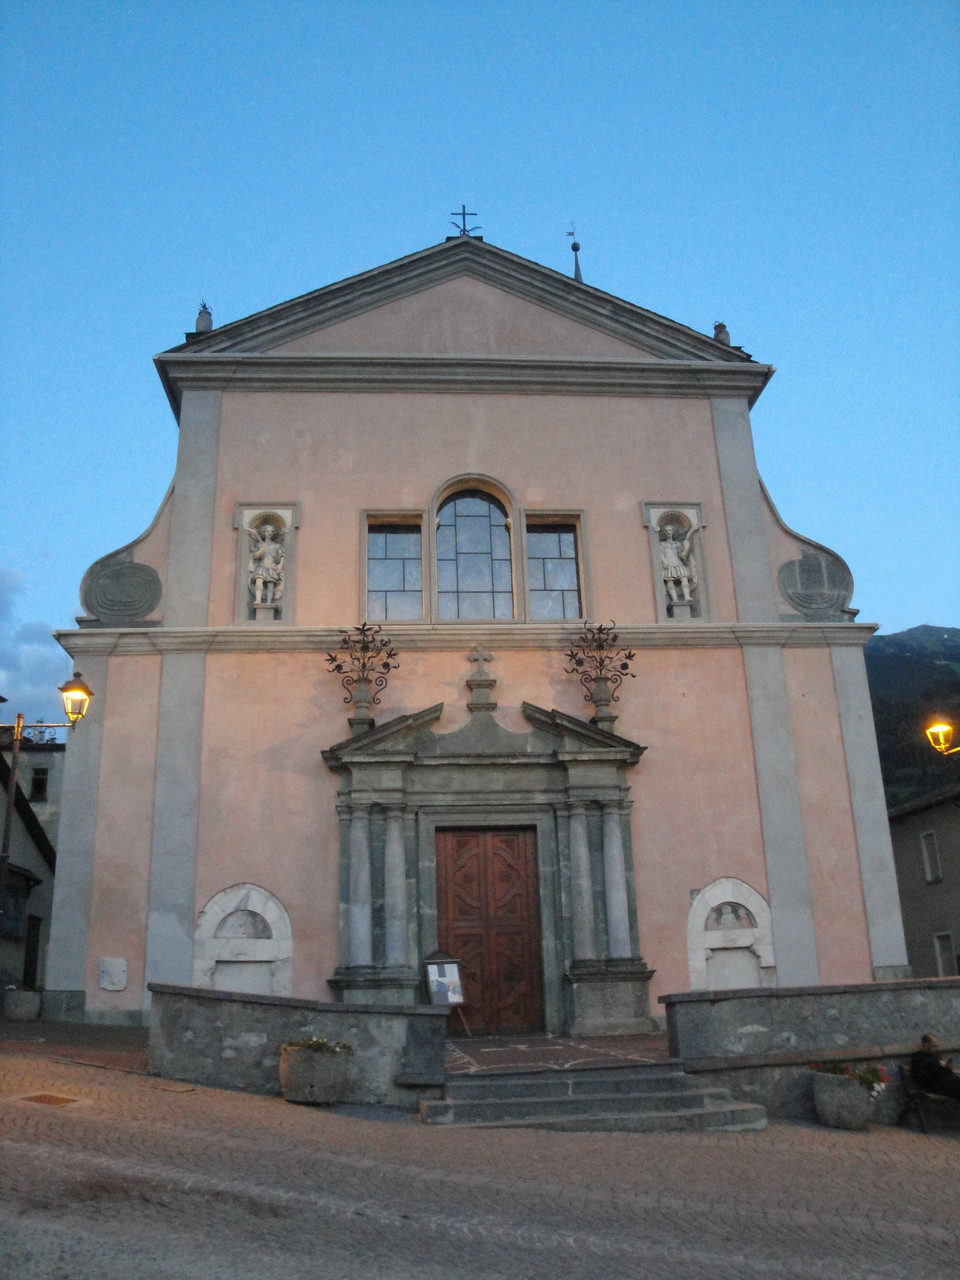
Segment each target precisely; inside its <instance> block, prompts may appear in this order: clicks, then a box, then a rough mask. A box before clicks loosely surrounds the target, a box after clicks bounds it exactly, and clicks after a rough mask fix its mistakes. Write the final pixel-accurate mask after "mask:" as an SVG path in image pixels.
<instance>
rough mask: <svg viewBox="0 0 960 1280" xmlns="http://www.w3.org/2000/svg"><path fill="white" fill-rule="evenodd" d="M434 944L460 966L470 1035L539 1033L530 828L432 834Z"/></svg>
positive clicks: (540, 995) (540, 998)
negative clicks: (434, 837) (434, 838)
mask: <svg viewBox="0 0 960 1280" xmlns="http://www.w3.org/2000/svg"><path fill="white" fill-rule="evenodd" d="M437 917H438V918H437V931H438V940H439V945H440V947H441V949H442V950H444V951H447V952H449V954H450V955H452V956H455V957H456V958H457V959H458V960H460V962H461V966H462V967H461V977H462V979H463V994H464V997H465V999H466V1005H465V1007H464V1016H465V1017H466V1019H467V1023H468V1024H469V1026H470V1029H471V1031H477V1032H481V1033H486V1034H488V1035H492V1034H495V1033H496V1032H500V1031H539V1030H541V1029H542V1028H543V973H542V968H541V964H542V962H541V956H540V894H539V890H538V884H537V846H536V838H535V836H534V833H533V832H532V831H496V830H493V831H490V830H487V831H438V832H437Z"/></svg>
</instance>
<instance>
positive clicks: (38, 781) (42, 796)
mask: <svg viewBox="0 0 960 1280" xmlns="http://www.w3.org/2000/svg"><path fill="white" fill-rule="evenodd" d="M49 772H50V771H49V769H41V768H36V769H34V771H33V773H32V774H31V775H30V803H31V804H34V803H38V804H42V803H43V801H44V800H46V798H47V778H48V775H49Z"/></svg>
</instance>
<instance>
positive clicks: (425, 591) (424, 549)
mask: <svg viewBox="0 0 960 1280" xmlns="http://www.w3.org/2000/svg"><path fill="white" fill-rule="evenodd" d="M379 524H392V525H398V526H406V527H407V528H409V530H410V532H411V533H413V532H414V531H416V532H417V533H419V534H420V584H421V585H420V617H419V618H370V617H368V615H367V606H368V603H369V600H368V596H369V593H370V590H371V587H370V554H369V552H370V533H371V531H372V529H373V528H374V526H376V525H379ZM428 527H429V526H428V521H427V512H426V511H424V510H423V508H420V509H419V510H418V509H416V508H408V509H407V510H398V509H397V508H391V509H389V510H386V511H380V510H367V511H364V512H363V513H362V516H361V520H360V617H361V618H362V619H363V620H364V622H374V623H375V624H376V625H377V626H390V627H396V626H404V625H408V626H409V625H411V624H413V625H416V624H417V623H422V622H429V621H431V618H430V614H429V612H428V600H429V599H430V592H431V590H432V583H433V578H434V576H435V572H434V570H433V569H432V568H431V566H430V564H429V559H430V557H429V550H428V544H429V542H430V539H429V538H428V534H427V530H428Z"/></svg>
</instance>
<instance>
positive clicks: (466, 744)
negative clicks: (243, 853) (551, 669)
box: [323, 702, 645, 769]
mask: <svg viewBox="0 0 960 1280" xmlns="http://www.w3.org/2000/svg"><path fill="white" fill-rule="evenodd" d="M521 710H522V712H523V715H524V717H525V719H526V720H527V721H529V723H530V725H531V726H532V728H531V730H530V731H529V732H528V733H515V732H513V731H512V730H510V729H505V728H504V727H503V725H502V724H500V722H499V721H498V720H497V719H496V717H495V716H494V715H493V713H492V712H489V711H479V712H474V713H473V714H472V715H471V716H470V719H469V720H468V721H467V722H466V724H464V725H462V726H461V727H460V728H459V729H454V730H453V731H452V732H451V733H436V732H434V731H433V727H432V726H433V725H434V724H436V722H437V721H438V720H439V719H440V716H441V714H442V713H443V703H437V704H436V705H435V706H433V707H428V708H427V709H426V710H424V711H418V712H415V713H414V714H413V715H407V716H398V717H397V718H396V719H395V720H389V721H387V723H386V724H383V725H378V726H377V727H376V728H375V729H371V730H370V731H369V732H367V733H363V734H359V735H358V736H356V737H353V738H348V739H346V741H344V742H338V743H337V744H336V745H335V746H332V747H330V748H329V749H328V750H326V751H324V752H323V758H324V760H325V761H326V762H327V764H328V765H329V766H330V767H331V768H332V769H341V768H344V767H349V766H350V765H351V764H358V763H361V762H362V763H369V762H371V761H375V760H377V759H380V760H391V759H392V760H397V759H407V760H416V759H421V760H424V759H425V760H432V761H435V762H437V763H442V762H444V761H449V762H451V763H452V762H469V761H477V762H482V761H487V762H494V761H497V762H510V761H512V762H515V763H521V762H522V761H524V760H527V761H530V760H535V759H546V758H552V759H559V758H566V757H569V756H577V757H580V758H583V757H585V756H587V757H589V756H592V755H596V756H597V757H598V758H602V759H603V760H606V761H619V762H620V763H623V764H636V762H637V761H638V760H639V759H640V756H641V755H642V754H643V752H644V750H645V748H644V747H641V746H640V745H639V744H638V743H636V742H631V741H630V740H629V739H628V738H621V737H619V736H618V735H617V734H614V733H610V732H608V731H607V730H605V729H599V728H598V727H597V726H596V725H595V724H593V723H591V722H589V721H586V720H580V719H578V718H577V717H576V716H571V715H567V714H566V713H565V712H563V711H547V710H545V709H544V708H543V707H537V706H534V705H533V704H532V703H529V702H525V703H524V704H523V706H522V707H521Z"/></svg>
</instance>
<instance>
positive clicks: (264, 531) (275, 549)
mask: <svg viewBox="0 0 960 1280" xmlns="http://www.w3.org/2000/svg"><path fill="white" fill-rule="evenodd" d="M249 533H250V560H249V563H248V566H247V569H248V572H249V574H250V590H251V591H252V592H253V603H254V604H255V605H257V604H279V603H280V599H281V597H282V596H283V533H282V532H281V530H280V529H278V528H277V526H276V525H275V524H267V523H264V524H261V525H258V526H257V527H256V528H254V529H251V530H250V531H249Z"/></svg>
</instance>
